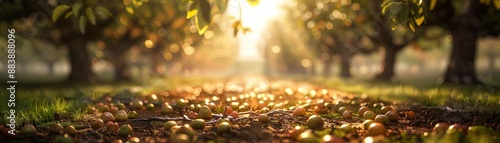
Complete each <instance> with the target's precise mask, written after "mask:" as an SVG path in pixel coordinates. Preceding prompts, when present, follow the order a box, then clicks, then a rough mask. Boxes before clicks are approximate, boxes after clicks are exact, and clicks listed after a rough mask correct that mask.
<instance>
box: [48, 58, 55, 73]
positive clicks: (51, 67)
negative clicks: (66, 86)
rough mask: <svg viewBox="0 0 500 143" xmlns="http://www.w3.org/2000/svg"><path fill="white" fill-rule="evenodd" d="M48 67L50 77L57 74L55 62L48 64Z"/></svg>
mask: <svg viewBox="0 0 500 143" xmlns="http://www.w3.org/2000/svg"><path fill="white" fill-rule="evenodd" d="M47 66H48V68H49V75H54V72H55V71H54V68H55V62H53V61H49V62H48V63H47Z"/></svg>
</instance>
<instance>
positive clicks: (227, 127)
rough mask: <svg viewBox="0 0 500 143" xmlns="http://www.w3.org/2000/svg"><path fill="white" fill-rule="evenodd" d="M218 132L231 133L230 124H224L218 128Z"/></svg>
mask: <svg viewBox="0 0 500 143" xmlns="http://www.w3.org/2000/svg"><path fill="white" fill-rule="evenodd" d="M217 132H218V133H227V132H231V125H229V123H228V122H222V123H220V124H219V126H217Z"/></svg>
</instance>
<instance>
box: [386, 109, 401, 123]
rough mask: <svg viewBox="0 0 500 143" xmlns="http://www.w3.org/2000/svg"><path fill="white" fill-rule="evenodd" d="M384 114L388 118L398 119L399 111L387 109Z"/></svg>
mask: <svg viewBox="0 0 500 143" xmlns="http://www.w3.org/2000/svg"><path fill="white" fill-rule="evenodd" d="M385 116H387V117H389V120H391V121H397V120H399V113H398V112H397V111H396V110H390V111H387V113H385Z"/></svg>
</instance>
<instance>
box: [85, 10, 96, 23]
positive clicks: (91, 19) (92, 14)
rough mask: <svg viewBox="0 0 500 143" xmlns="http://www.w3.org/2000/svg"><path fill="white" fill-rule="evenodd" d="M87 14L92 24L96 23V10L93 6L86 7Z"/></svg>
mask: <svg viewBox="0 0 500 143" xmlns="http://www.w3.org/2000/svg"><path fill="white" fill-rule="evenodd" d="M85 15H86V16H87V19H88V20H89V22H90V24H92V25H95V23H96V21H95V15H94V11H93V10H92V8H90V7H87V8H85Z"/></svg>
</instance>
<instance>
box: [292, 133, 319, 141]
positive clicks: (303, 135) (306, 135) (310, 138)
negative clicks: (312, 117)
mask: <svg viewBox="0 0 500 143" xmlns="http://www.w3.org/2000/svg"><path fill="white" fill-rule="evenodd" d="M297 141H298V142H299V143H320V142H321V140H320V139H319V138H317V137H316V136H315V135H314V134H313V133H311V131H305V132H303V133H301V134H300V135H299V136H298V137H297Z"/></svg>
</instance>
